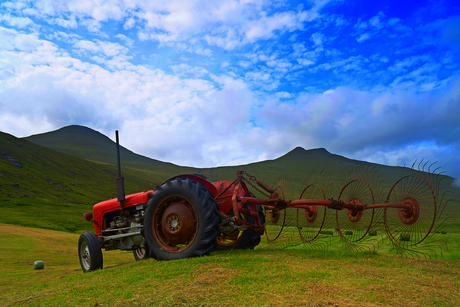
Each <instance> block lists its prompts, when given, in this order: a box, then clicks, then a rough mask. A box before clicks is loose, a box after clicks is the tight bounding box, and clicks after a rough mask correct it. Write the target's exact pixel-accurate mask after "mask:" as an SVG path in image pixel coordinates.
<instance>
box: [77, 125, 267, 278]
mask: <svg viewBox="0 0 460 307" xmlns="http://www.w3.org/2000/svg"><path fill="white" fill-rule="evenodd" d="M116 138H117V153H118V169H119V177H118V178H117V192H118V198H117V199H111V200H107V201H103V202H100V203H98V204H96V205H94V207H93V212H92V213H91V212H87V213H85V214H84V217H85V219H86V220H88V221H91V222H93V223H94V230H95V233H92V232H86V233H83V234H82V235H81V236H80V239H79V242H78V253H79V258H80V264H81V267H82V269H83V272H90V271H93V270H97V269H101V268H102V266H103V259H102V252H101V248H105V250H113V249H119V250H132V251H133V254H134V258H135V259H136V260H141V259H145V258H148V257H152V258H155V259H157V260H172V259H180V258H189V257H195V256H202V255H207V254H209V253H210V251H211V250H213V249H214V250H226V249H234V248H239V249H253V248H254V247H255V246H257V245H258V244H259V242H260V236H261V235H262V234H263V232H264V220H265V217H264V214H263V213H262V206H261V205H259V204H255V203H253V204H249V203H247V204H241V203H238V204H237V203H236V199H235V197H252V194H251V193H250V192H249V190H248V188H247V186H246V185H245V183H244V182H243V180H242V176H241V175H240V176H239V179H238V180H235V181H233V182H232V181H217V182H214V183H210V182H209V181H207V180H206V179H205V178H204V177H203V176H200V175H181V176H175V177H173V178H170V179H169V180H167V181H166V182H165V183H163V184H162V185H161V186H159V187H157V190H156V191H146V192H140V193H136V194H132V195H128V196H126V197H125V195H124V183H123V178H122V177H121V174H120V157H119V150H118V146H119V145H118V133H117V134H116ZM235 212H236V214H235Z"/></svg>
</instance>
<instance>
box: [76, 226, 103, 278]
mask: <svg viewBox="0 0 460 307" xmlns="http://www.w3.org/2000/svg"><path fill="white" fill-rule="evenodd" d="M78 255H79V258H80V265H81V268H82V270H83V272H84V273H88V272H91V271H95V270H98V269H102V263H103V260H102V250H101V245H100V243H99V240H98V239H97V237H96V235H95V234H94V233H92V232H85V233H83V234H82V235H81V236H80V239H78Z"/></svg>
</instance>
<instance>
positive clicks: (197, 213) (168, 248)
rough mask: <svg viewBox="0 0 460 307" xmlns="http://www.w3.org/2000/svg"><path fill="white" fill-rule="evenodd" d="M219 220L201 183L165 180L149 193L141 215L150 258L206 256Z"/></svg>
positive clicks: (209, 196)
mask: <svg viewBox="0 0 460 307" xmlns="http://www.w3.org/2000/svg"><path fill="white" fill-rule="evenodd" d="M219 221H220V218H219V213H218V205H217V203H216V201H215V200H214V196H213V195H212V193H211V192H209V190H208V189H206V188H205V187H204V186H203V185H202V184H201V183H198V182H196V181H193V180H190V179H184V178H176V179H174V180H171V181H167V182H166V183H164V184H163V185H162V186H160V187H158V189H157V190H156V192H155V193H154V194H153V197H152V198H151V199H150V201H149V203H148V207H147V210H146V212H145V219H144V235H145V239H146V243H147V245H148V247H149V249H150V256H151V257H153V258H155V259H157V260H174V259H182V258H190V257H196V256H202V255H206V254H208V253H209V252H210V251H211V249H212V248H213V247H214V244H215V241H216V237H217V234H218V224H219Z"/></svg>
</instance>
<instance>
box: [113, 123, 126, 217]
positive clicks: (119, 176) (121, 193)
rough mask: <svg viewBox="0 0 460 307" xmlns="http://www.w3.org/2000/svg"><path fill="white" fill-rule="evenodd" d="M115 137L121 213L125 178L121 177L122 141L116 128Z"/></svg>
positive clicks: (118, 197)
mask: <svg viewBox="0 0 460 307" xmlns="http://www.w3.org/2000/svg"><path fill="white" fill-rule="evenodd" d="M115 138H116V141H117V165H118V177H117V179H116V180H117V200H118V201H119V202H120V210H121V214H123V210H124V206H123V202H124V201H125V179H124V178H123V177H121V165H120V141H119V140H118V130H115Z"/></svg>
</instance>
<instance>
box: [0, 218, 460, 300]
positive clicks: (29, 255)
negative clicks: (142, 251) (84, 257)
mask: <svg viewBox="0 0 460 307" xmlns="http://www.w3.org/2000/svg"><path fill="white" fill-rule="evenodd" d="M446 236H447V237H449V239H448V240H450V241H452V242H457V243H456V244H452V245H455V246H452V249H457V251H456V253H457V254H458V250H459V247H458V234H450V235H449V234H448V235H446ZM447 237H446V238H447ZM77 240H78V235H77V234H72V233H65V232H58V231H51V230H44V229H35V228H26V227H19V226H13V225H5V224H0V246H2V247H3V248H2V249H1V250H0V263H1V264H2V265H1V267H0V275H1V276H2V278H1V279H0V288H1V289H2V291H1V293H0V305H2V306H6V305H8V306H9V305H11V306H17V305H25V306H95V305H97V306H128V305H129V306H158V305H159V306H172V305H176V306H177V305H180V306H198V305H200V306H203V305H204V306H235V305H238V306H240V305H241V306H280V305H282V306H459V305H460V296H458V289H459V287H460V279H459V276H460V263H459V262H458V261H446V260H441V261H439V260H438V261H432V260H418V259H416V260H413V259H403V258H399V257H395V256H390V255H388V254H387V253H385V252H384V253H380V252H379V253H357V254H355V253H347V252H344V251H343V250H334V249H332V250H328V251H319V250H306V249H304V248H302V249H286V248H285V249H279V248H277V249H271V247H270V246H268V245H267V244H266V243H265V240H263V242H262V244H261V246H260V247H258V248H256V250H254V251H251V250H249V251H241V250H240V251H230V252H212V253H211V256H209V257H202V258H194V259H183V260H177V261H161V262H157V261H155V260H152V259H149V260H146V261H141V262H135V261H134V259H133V256H132V254H131V253H129V252H120V251H110V252H105V251H104V252H103V254H104V269H103V270H100V271H96V272H92V273H88V274H83V273H82V272H81V269H80V266H79V263H78V257H77V244H76V242H77ZM36 260H43V261H44V262H45V269H44V270H33V269H32V264H33V262H34V261H36Z"/></svg>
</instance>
